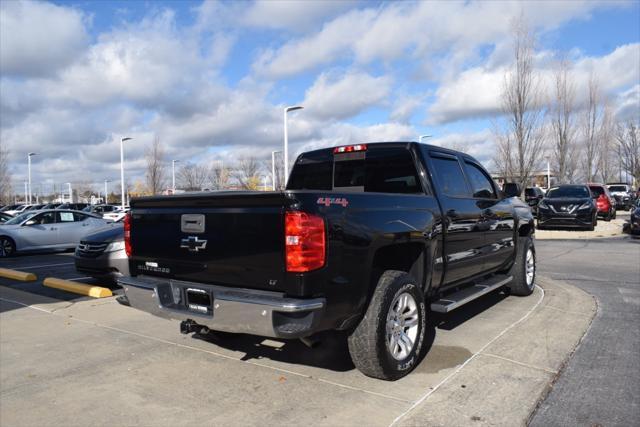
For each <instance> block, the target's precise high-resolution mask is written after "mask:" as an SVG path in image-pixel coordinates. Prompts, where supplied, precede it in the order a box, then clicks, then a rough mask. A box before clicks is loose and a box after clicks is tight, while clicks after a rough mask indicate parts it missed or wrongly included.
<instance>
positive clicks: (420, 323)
mask: <svg viewBox="0 0 640 427" xmlns="http://www.w3.org/2000/svg"><path fill="white" fill-rule="evenodd" d="M417 283H418V282H417V281H416V280H415V279H414V278H413V277H411V276H410V275H409V274H407V273H405V272H404V271H395V270H387V271H385V272H384V273H383V274H382V276H380V279H379V280H378V284H377V286H376V289H375V291H374V294H373V297H372V298H371V302H370V303H369V307H368V308H367V311H366V313H365V315H364V317H363V318H362V320H361V321H360V323H359V324H358V326H357V327H356V328H355V330H354V331H353V332H352V333H351V335H350V336H349V339H348V344H349V353H350V354H351V360H353V363H354V365H356V367H357V368H358V370H360V372H362V373H363V374H365V375H366V376H369V377H373V378H378V379H382V380H388V381H394V380H397V379H400V378H402V377H404V376H405V375H407V374H408V373H409V372H411V370H412V369H413V368H415V366H416V365H417V364H418V362H419V360H420V357H421V356H422V350H423V345H424V334H425V329H426V308H425V302H424V296H423V294H422V291H421V290H420V288H419V286H418V285H417ZM405 294H408V295H409V296H411V297H412V298H413V302H414V303H415V316H417V319H416V323H415V326H417V330H411V327H408V326H404V322H405V320H406V319H402V320H400V322H401V323H396V320H397V318H396V317H394V313H396V311H395V310H396V309H398V308H400V307H401V301H400V298H399V297H400V296H403V298H404V295H405ZM408 310H409V309H408ZM410 312H412V310H409V313H410ZM411 318H413V316H411ZM390 322H391V323H393V324H394V325H393V326H388V325H389V324H390ZM388 328H391V329H392V331H391V332H389V331H388V330H387V329H388ZM405 328H406V330H405ZM400 331H403V332H400ZM405 332H408V334H405V336H408V335H411V334H413V336H414V340H413V346H412V347H411V348H410V350H409V351H406V350H407V348H406V342H405V341H404V339H403V338H400V337H399V336H400V335H397V334H404V333H405ZM414 332H415V333H414ZM389 333H390V334H389ZM394 338H395V343H396V344H395V346H393V345H392V343H393V341H392V340H393V339H394ZM401 342H402V343H403V344H404V345H405V347H404V348H403V345H401V344H400V343H401ZM409 342H411V341H409ZM390 347H394V348H395V349H396V350H397V349H400V352H399V354H398V355H396V356H394V355H393V353H392V351H391V350H390ZM402 353H406V356H405V357H402ZM398 357H400V358H398Z"/></svg>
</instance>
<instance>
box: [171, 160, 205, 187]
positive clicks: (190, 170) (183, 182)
mask: <svg viewBox="0 0 640 427" xmlns="http://www.w3.org/2000/svg"><path fill="white" fill-rule="evenodd" d="M208 172H209V171H208V170H207V167H206V166H204V165H200V164H197V163H191V162H188V163H185V164H184V165H182V167H181V168H180V170H179V172H178V182H179V185H180V187H181V188H182V189H184V190H186V191H200V190H202V188H203V187H204V186H205V184H206V183H207V180H208V178H209V173H208Z"/></svg>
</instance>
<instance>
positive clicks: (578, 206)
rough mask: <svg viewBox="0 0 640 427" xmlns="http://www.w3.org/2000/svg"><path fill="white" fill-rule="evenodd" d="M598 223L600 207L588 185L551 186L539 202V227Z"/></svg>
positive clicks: (588, 225) (585, 225) (579, 225)
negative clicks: (597, 205)
mask: <svg viewBox="0 0 640 427" xmlns="http://www.w3.org/2000/svg"><path fill="white" fill-rule="evenodd" d="M597 223H598V208H597V207H596V203H595V202H594V201H593V199H592V196H591V190H589V187H587V186H586V185H560V186H557V187H551V188H550V189H549V191H547V194H546V196H545V197H544V199H542V200H541V201H540V203H538V229H540V230H542V229H543V228H547V227H549V226H552V227H570V228H586V229H587V230H590V231H593V229H594V228H595V226H596V224H597Z"/></svg>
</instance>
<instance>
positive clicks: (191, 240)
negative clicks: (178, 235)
mask: <svg viewBox="0 0 640 427" xmlns="http://www.w3.org/2000/svg"><path fill="white" fill-rule="evenodd" d="M206 247H207V241H206V240H200V239H198V236H189V237H187V238H186V239H182V240H181V241H180V248H182V249H189V252H198V251H199V250H200V249H203V250H204V249H206Z"/></svg>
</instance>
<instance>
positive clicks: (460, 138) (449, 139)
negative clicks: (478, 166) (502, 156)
mask: <svg viewBox="0 0 640 427" xmlns="http://www.w3.org/2000/svg"><path fill="white" fill-rule="evenodd" d="M424 142H426V143H428V144H432V145H437V146H439V147H445V148H450V149H452V150H458V151H462V152H464V153H467V154H469V155H470V156H473V157H475V158H476V159H477V160H478V161H479V162H481V163H482V164H483V165H484V166H485V167H486V168H487V169H491V166H492V160H493V157H492V156H493V153H495V149H494V136H493V134H492V133H491V131H490V130H489V129H484V130H481V131H478V132H454V133H448V134H446V135H443V136H438V135H436V136H435V137H433V138H430V139H428V140H426V141H424Z"/></svg>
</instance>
